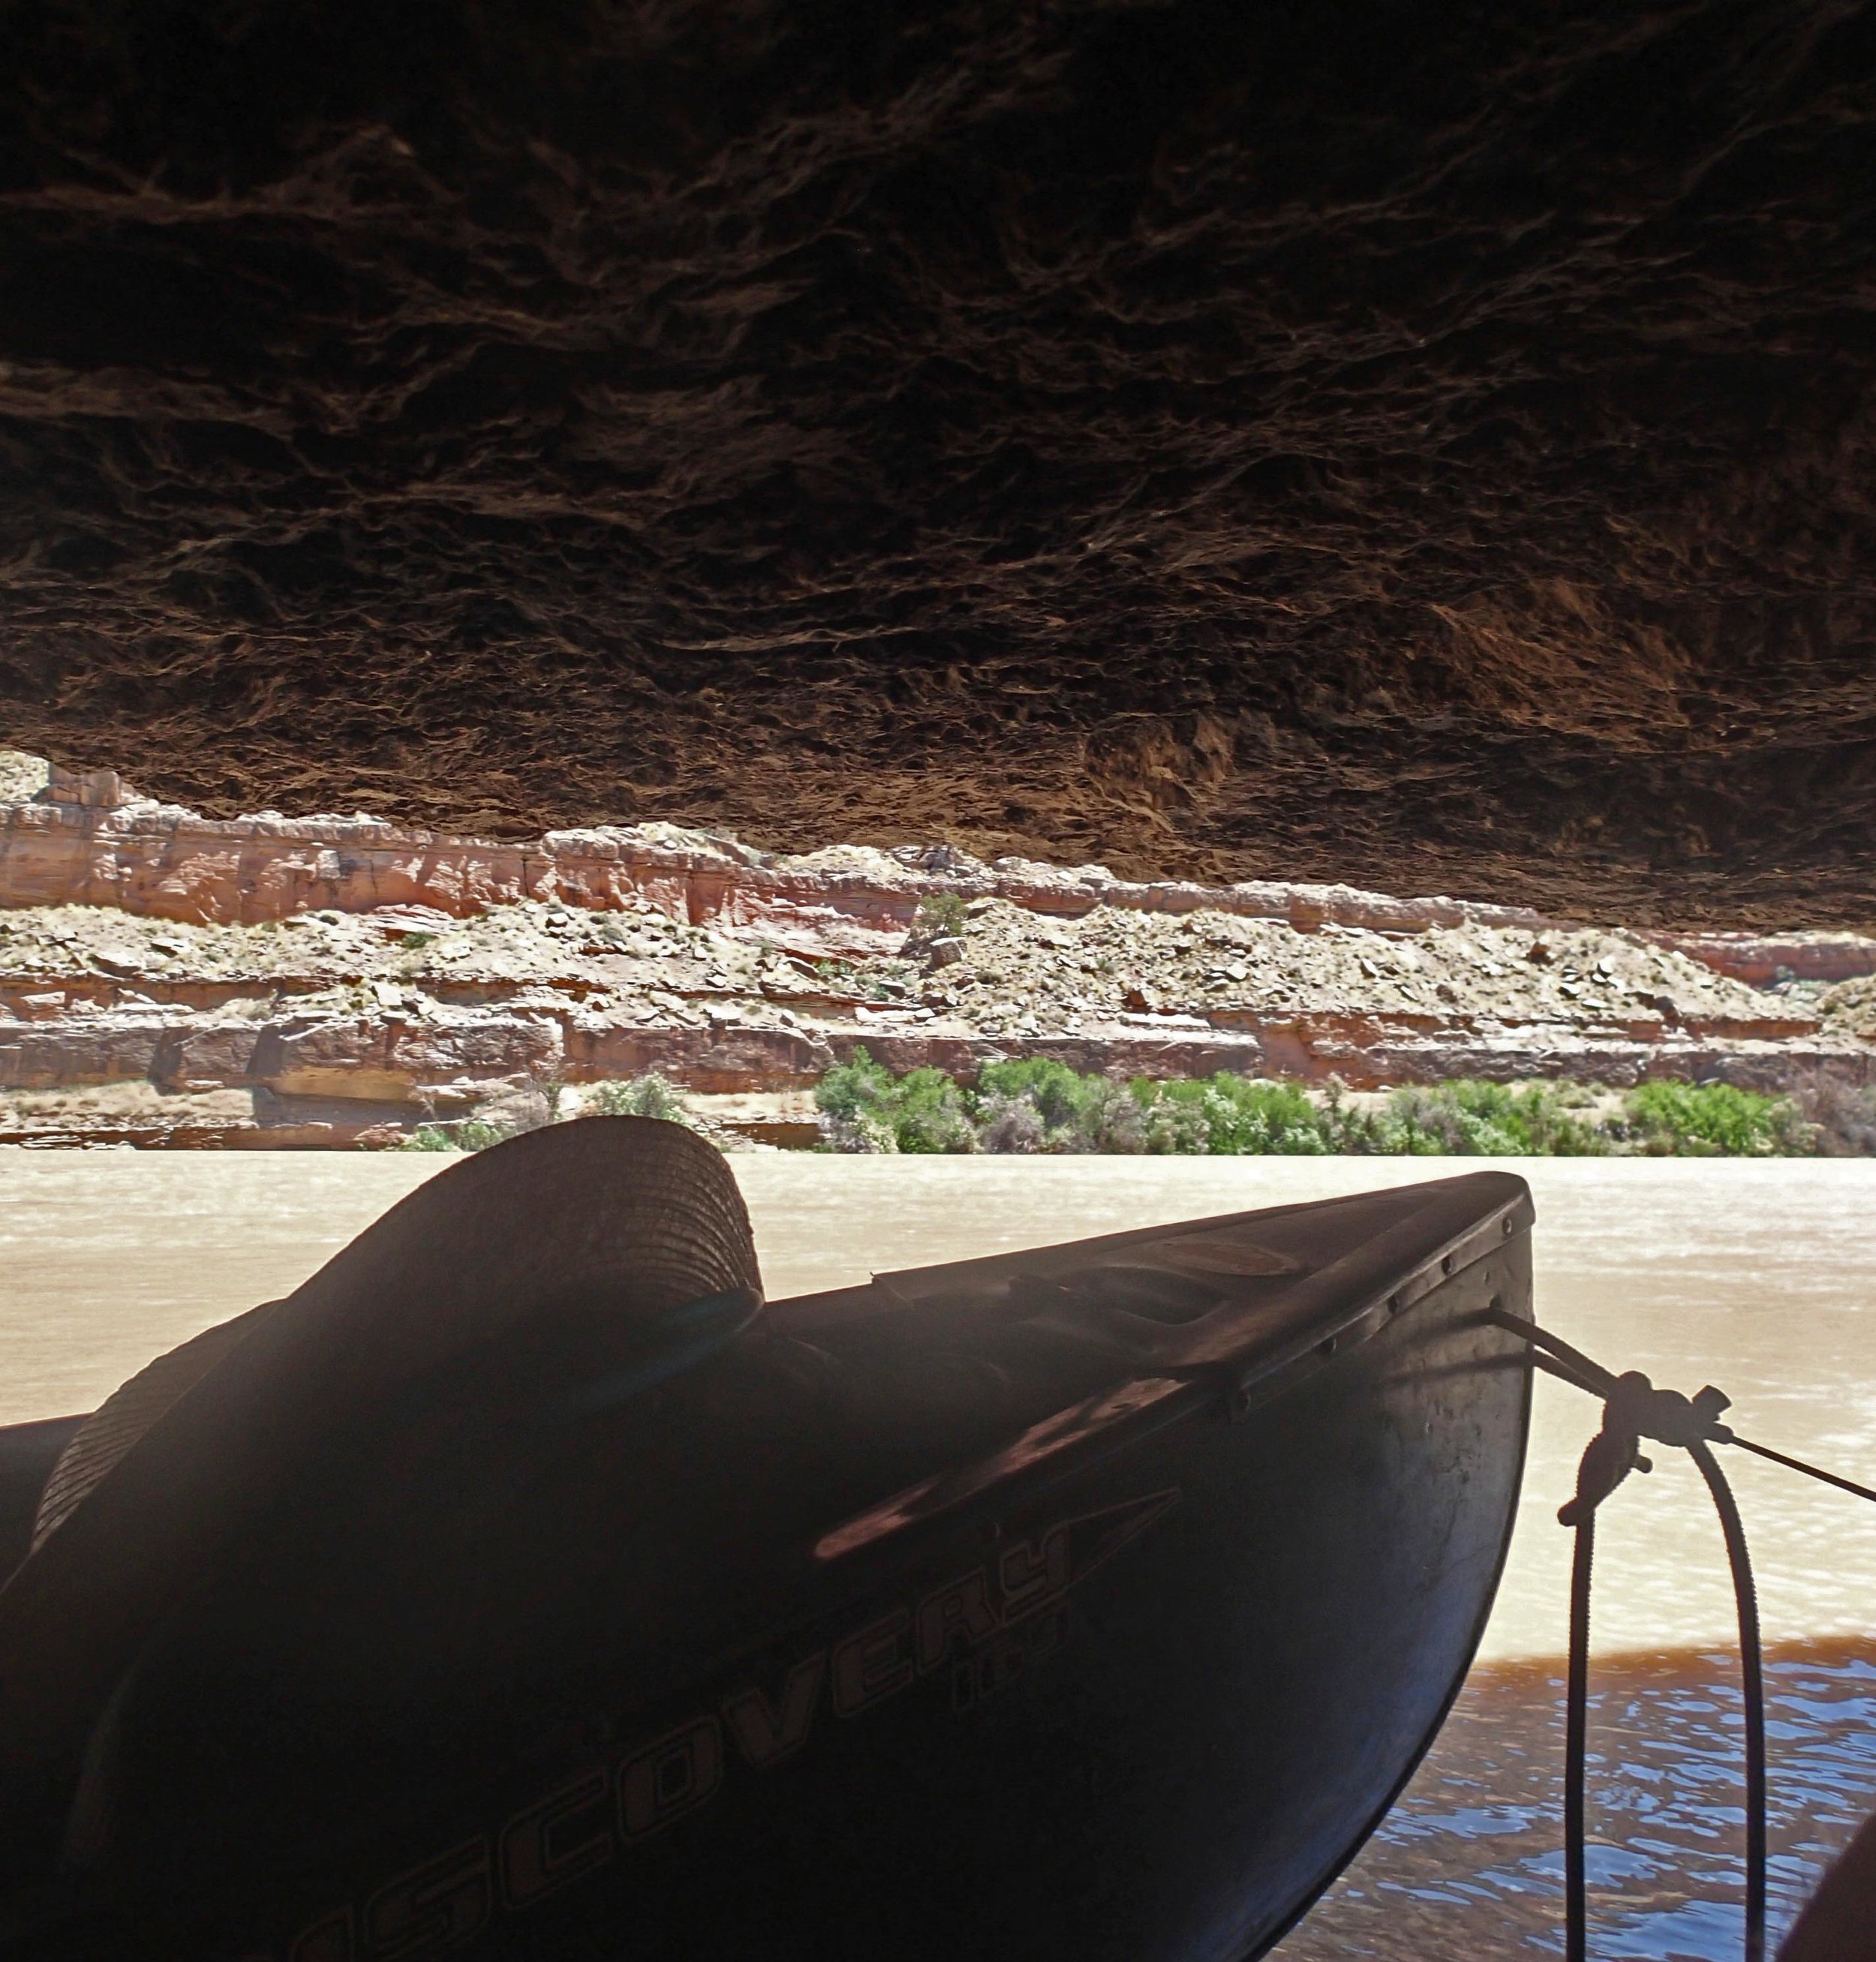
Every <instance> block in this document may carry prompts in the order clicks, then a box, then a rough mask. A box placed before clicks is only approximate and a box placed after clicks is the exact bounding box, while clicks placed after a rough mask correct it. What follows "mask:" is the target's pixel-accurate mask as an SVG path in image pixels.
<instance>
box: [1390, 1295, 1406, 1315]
mask: <svg viewBox="0 0 1876 1962" xmlns="http://www.w3.org/2000/svg"><path fill="white" fill-rule="evenodd" d="M1406 1305H1407V1304H1406V1302H1404V1301H1403V1300H1401V1298H1400V1296H1398V1294H1391V1295H1389V1296H1388V1312H1389V1314H1390V1315H1398V1314H1399V1313H1400V1312H1401V1309H1404V1308H1405V1306H1406Z"/></svg>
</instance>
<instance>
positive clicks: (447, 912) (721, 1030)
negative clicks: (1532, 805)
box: [0, 755, 1876, 1146]
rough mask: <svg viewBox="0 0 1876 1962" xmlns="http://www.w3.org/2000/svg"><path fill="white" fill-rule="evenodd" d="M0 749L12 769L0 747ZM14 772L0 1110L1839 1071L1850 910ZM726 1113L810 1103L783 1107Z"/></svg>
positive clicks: (368, 1105)
mask: <svg viewBox="0 0 1876 1962" xmlns="http://www.w3.org/2000/svg"><path fill="white" fill-rule="evenodd" d="M9 771H10V772H11V775H10V778H9V776H8V772H9ZM9 780H10V781H14V782H15V783H16V784H18V785H19V786H21V787H22V788H28V789H30V790H32V791H33V792H34V795H35V796H36V797H43V791H41V790H40V789H39V788H37V787H38V786H40V785H43V782H44V773H43V771H41V772H39V774H38V775H37V778H35V776H34V773H33V772H32V771H31V770H30V769H24V768H22V767H19V766H15V765H11V763H10V762H9V759H8V758H6V757H5V756H4V755H0V782H4V781H9ZM50 788H52V789H53V791H56V797H54V798H53V800H50V801H46V800H41V801H30V802H14V803H13V804H10V805H9V804H0V1141H6V1140H9V1139H24V1140H28V1141H34V1142H45V1141H49V1140H60V1141H79V1142H84V1141H92V1142H96V1141H98V1140H101V1139H105V1140H109V1139H123V1140H127V1141H131V1142H145V1143H164V1142H168V1143H184V1144H223V1145H229V1144H233V1145H243V1144H248V1145H260V1146H269V1145H272V1146H308V1145H347V1144H353V1143H358V1142H365V1143H378V1144H383V1143H386V1142H391V1141H394V1140H395V1139H398V1138H399V1137H401V1136H404V1135H406V1134H407V1133H409V1132H410V1131H411V1130H412V1128H413V1127H414V1126H417V1125H418V1124H420V1123H423V1122H424V1121H426V1120H433V1119H438V1118H443V1119H448V1118H454V1117H464V1116H468V1115H471V1114H476V1113H478V1112H479V1111H480V1110H483V1109H484V1108H486V1107H492V1106H499V1105H500V1104H501V1101H502V1100H503V1099H504V1098H514V1097H516V1096H521V1097H523V1098H533V1099H535V1100H536V1101H539V1099H541V1098H545V1097H546V1096H548V1094H550V1092H551V1093H552V1094H567V1095H570V1096H574V1097H577V1096H578V1095H580V1094H581V1093H582V1091H583V1089H584V1088H586V1087H588V1086H592V1085H598V1084H602V1083H606V1082H616V1081H619V1080H622V1079H625V1078H632V1077H634V1076H637V1075H641V1074H642V1073H643V1072H647V1071H652V1070H655V1071H657V1072H661V1073H662V1074H663V1075H666V1076H669V1077H670V1078H673V1079H674V1080H675V1081H676V1082H679V1083H680V1084H682V1085H685V1086H686V1087H687V1088H689V1089H692V1090H694V1091H699V1092H702V1094H705V1095H706V1096H714V1097H726V1096H740V1095H747V1094H759V1095H762V1096H765V1097H769V1098H775V1097H777V1096H783V1097H786V1096H788V1095H789V1094H792V1095H793V1096H794V1098H795V1099H796V1100H797V1103H802V1104H805V1103H806V1101H807V1092H808V1091H810V1089H811V1087H812V1085H813V1083H814V1082H816V1080H817V1078H819V1077H820V1075H821V1074H822V1073H823V1072H825V1071H826V1069H828V1068H829V1066H831V1065H832V1064H833V1063H834V1062H836V1061H839V1060H844V1059H847V1058H849V1057H850V1056H852V1054H853V1053H854V1052H855V1049H856V1048H858V1047H860V1046H861V1045H862V1044H864V1046H865V1047H867V1048H868V1050H869V1052H870V1053H872V1054H873V1055H874V1056H876V1057H877V1058H878V1059H880V1060H881V1061H883V1062H887V1063H888V1064H890V1066H892V1067H893V1068H895V1069H913V1068H918V1067H922V1066H935V1067H936V1068H938V1069H944V1070H945V1071H948V1072H951V1073H952V1074H953V1075H956V1076H957V1077H959V1078H962V1079H967V1080H968V1079H970V1078H974V1076H975V1075H976V1072H977V1070H978V1069H979V1067H980V1066H981V1065H982V1064H983V1062H986V1061H989V1060H992V1059H996V1058H999V1057H1008V1056H1046V1057H1050V1058H1053V1059H1057V1060H1059V1061H1063V1062H1069V1063H1071V1064H1072V1065H1073V1066H1074V1067H1075V1068H1076V1069H1083V1070H1093V1071H1102V1072H1107V1073H1109V1074H1111V1075H1114V1076H1117V1077H1122V1078H1124V1077H1127V1076H1130V1075H1136V1074H1139V1075H1154V1076H1187V1075H1207V1074H1210V1072H1213V1071H1216V1070H1219V1069H1229V1070H1232V1071H1235V1072H1240V1073H1244V1074H1248V1075H1280V1076H1288V1077H1293V1078H1302V1079H1305V1080H1314V1081H1317V1082H1320V1081H1322V1080H1325V1079H1326V1078H1328V1077H1330V1076H1331V1075H1333V1076H1336V1077H1338V1078H1341V1080H1342V1081H1343V1082H1344V1083H1347V1084H1348V1085H1352V1086H1353V1087H1355V1088H1358V1089H1359V1088H1379V1087H1381V1086H1385V1085H1394V1084H1399V1083H1408V1082H1424V1081H1437V1080H1439V1079H1440V1078H1449V1077H1454V1076H1486V1077H1492V1078H1528V1077H1532V1076H1540V1077H1541V1076H1549V1077H1559V1078H1576V1079H1579V1080H1582V1081H1586V1082H1596V1083H1603V1084H1615V1085H1622V1084H1629V1083H1633V1082H1638V1081H1639V1080H1641V1079H1643V1078H1648V1077H1655V1076H1668V1077H1696V1078H1724V1079H1725V1080H1728V1081H1731V1082H1737V1083H1740V1084H1742V1085H1747V1086H1749V1087H1752V1088H1788V1087H1793V1086H1795V1085H1800V1084H1802V1083H1804V1082H1807V1081H1810V1080H1811V1079H1814V1078H1817V1077H1818V1076H1820V1075H1828V1076H1829V1077H1830V1078H1833V1079H1835V1080H1836V1081H1837V1082H1840V1083H1842V1084H1844V1085H1861V1084H1862V1083H1864V1082H1866V1081H1868V1080H1869V1079H1870V1078H1871V1076H1872V1075H1873V1074H1876V1011H1873V1010H1872V993H1871V990H1872V987H1873V986H1876V940H1869V939H1865V938H1858V937H1856V936H1853V935H1843V934H1839V935H1819V934H1813V935H1795V936H1790V937H1788V938H1784V939H1779V940H1766V939H1754V938H1750V937H1749V936H1744V935H1733V936H1721V937H1707V938H1695V939H1690V940H1686V941H1681V942H1676V941H1675V940H1674V939H1673V937H1672V936H1666V935H1644V934H1641V933H1637V932H1634V931H1606V930H1602V929H1597V928H1581V927H1570V926H1565V925H1558V924H1557V923H1556V922H1550V921H1547V920H1545V919H1543V918H1542V917H1541V916H1540V915H1536V914H1532V913H1529V912H1519V911H1518V910H1516V909H1512V908H1508V907H1503V906H1474V905H1469V904H1467V903H1462V902H1459V901H1455V900H1449V899H1437V898H1436V899H1405V900H1403V899H1395V898H1391V897H1389V896H1385V895H1383V894H1380V893H1364V892H1361V891H1359V890H1355V889H1353V888H1350V887H1324V886H1303V885H1282V884H1242V885H1238V886H1235V887H1210V888H1208V887H1200V886H1197V885H1196V884H1175V883H1171V882H1162V883H1159V884H1152V885H1147V884H1139V883H1133V882H1129V881H1127V880H1121V879H1118V878H1117V877H1114V875H1113V874H1111V873H1110V872H1108V871H1106V870H1105V869H1104V868H1101V867H1088V866H1084V867H1079V868H1066V869H1064V868H1059V867H1051V866H1048V865H1045V864H1038V863H1037V862H1035V861H1024V860H1018V859H1013V858H1012V859H1005V860H1002V861H998V862H997V863H996V864H985V863H983V861H980V860H976V859H973V858H969V857H967V856H966V855H964V854H962V853H960V852H957V850H955V849H954V848H949V847H937V848H928V849H924V850H916V849H912V848H906V849H904V850H902V851H901V852H897V853H890V852H880V851H877V850H873V849H870V848H860V847H855V848H845V849H830V850H829V851H826V852H821V853H817V854H813V855H805V856H797V857H793V858H781V857H773V856H771V855H767V854H764V853H761V852H756V851H754V850H753V849H751V848H749V847H747V846H745V845H740V844H739V843H737V842H736V841H734V840H733V839H722V838H717V837H713V836H710V835H708V834H707V833H702V832H681V831H679V830H676V829H675V828H673V827H671V826H642V827H639V828H638V829H634V830H630V831H625V830H609V831H595V832H563V833H558V834H552V835H550V836H548V837H545V838H543V839H535V840H533V841H531V842H526V843H523V842H511V843H506V844H504V843H501V842H494V841H490V840H487V839H475V838H468V837H461V836H451V835H449V834H436V833H426V832H413V831H401V830H399V829H398V828H397V827H395V826H391V825H389V824H387V823H383V822H382V821H379V820H370V819H318V818H302V819H287V818H283V817H278V816H257V817H248V818H240V819H231V820H214V819H209V818H204V817H202V816H199V815H197V813H193V812H190V811H187V810H181V809H179V808H177V807H173V806H165V805H160V804H154V803H152V802H151V801H149V800H147V799H143V798H140V797H137V796H136V794H134V793H133V792H132V791H129V788H128V787H127V786H126V785H124V784H123V783H122V781H121V780H120V779H118V778H116V777H115V776H114V775H113V776H111V777H110V780H109V781H105V779H104V778H102V777H91V778H85V779H83V780H79V779H77V778H70V777H61V778H56V779H55V781H54V783H53V785H52V786H51V787H50ZM1858 977H1861V978H1858ZM810 1108H811V1107H810ZM759 1129H760V1130H761V1131H762V1134H763V1135H770V1134H772V1133H773V1134H774V1135H776V1136H778V1137H784V1138H785V1139H788V1141H791V1142H801V1136H800V1135H798V1134H799V1133H802V1132H804V1131H805V1132H806V1133H807V1135H808V1136H810V1138H811V1136H812V1126H811V1123H804V1121H802V1119H801V1115H800V1114H799V1113H798V1112H797V1113H795V1114H793V1115H792V1116H791V1117H789V1118H788V1120H786V1121H784V1122H783V1123H781V1126H780V1130H779V1131H777V1130H776V1127H775V1125H774V1124H773V1123H769V1124H767V1125H765V1126H761V1127H759Z"/></svg>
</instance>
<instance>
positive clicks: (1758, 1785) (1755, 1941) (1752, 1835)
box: [1687, 1439, 1766, 1962]
mask: <svg viewBox="0 0 1876 1962" xmlns="http://www.w3.org/2000/svg"><path fill="white" fill-rule="evenodd" d="M1687 1454H1688V1456H1689V1457H1690V1458H1692V1460H1693V1461H1694V1462H1695V1464H1696V1465H1699V1467H1700V1475H1701V1477H1702V1478H1704V1479H1705V1481H1707V1490H1708V1491H1709V1492H1711V1494H1713V1508H1714V1510H1715V1512H1717V1513H1718V1514H1719V1516H1720V1530H1721V1532H1723V1533H1724V1534H1725V1535H1726V1558H1727V1564H1729V1565H1730V1566H1731V1568H1732V1570H1733V1593H1734V1599H1736V1600H1737V1602H1738V1603H1739V1666H1740V1679H1741V1683H1742V1686H1743V1690H1744V1693H1745V1704H1746V1962H1759V1958H1760V1957H1762V1956H1763V1954H1765V1952H1766V1679H1765V1666H1764V1663H1763V1659H1762V1657H1760V1655H1759V1593H1758V1590H1757V1589H1756V1588H1755V1587H1753V1569H1752V1561H1751V1558H1750V1556H1749V1555H1747V1551H1746V1529H1745V1527H1744V1526H1742V1525H1741V1524H1740V1516H1739V1506H1738V1504H1737V1501H1736V1500H1734V1497H1733V1488H1732V1487H1731V1485H1729V1484H1727V1482H1726V1474H1725V1473H1724V1472H1722V1471H1721V1469H1720V1468H1719V1465H1718V1462H1716V1461H1715V1458H1714V1456H1713V1448H1712V1446H1711V1445H1709V1444H1708V1443H1706V1442H1705V1440H1704V1439H1697V1440H1695V1442H1694V1443H1692V1444H1690V1445H1689V1446H1688V1447H1687Z"/></svg>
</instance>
